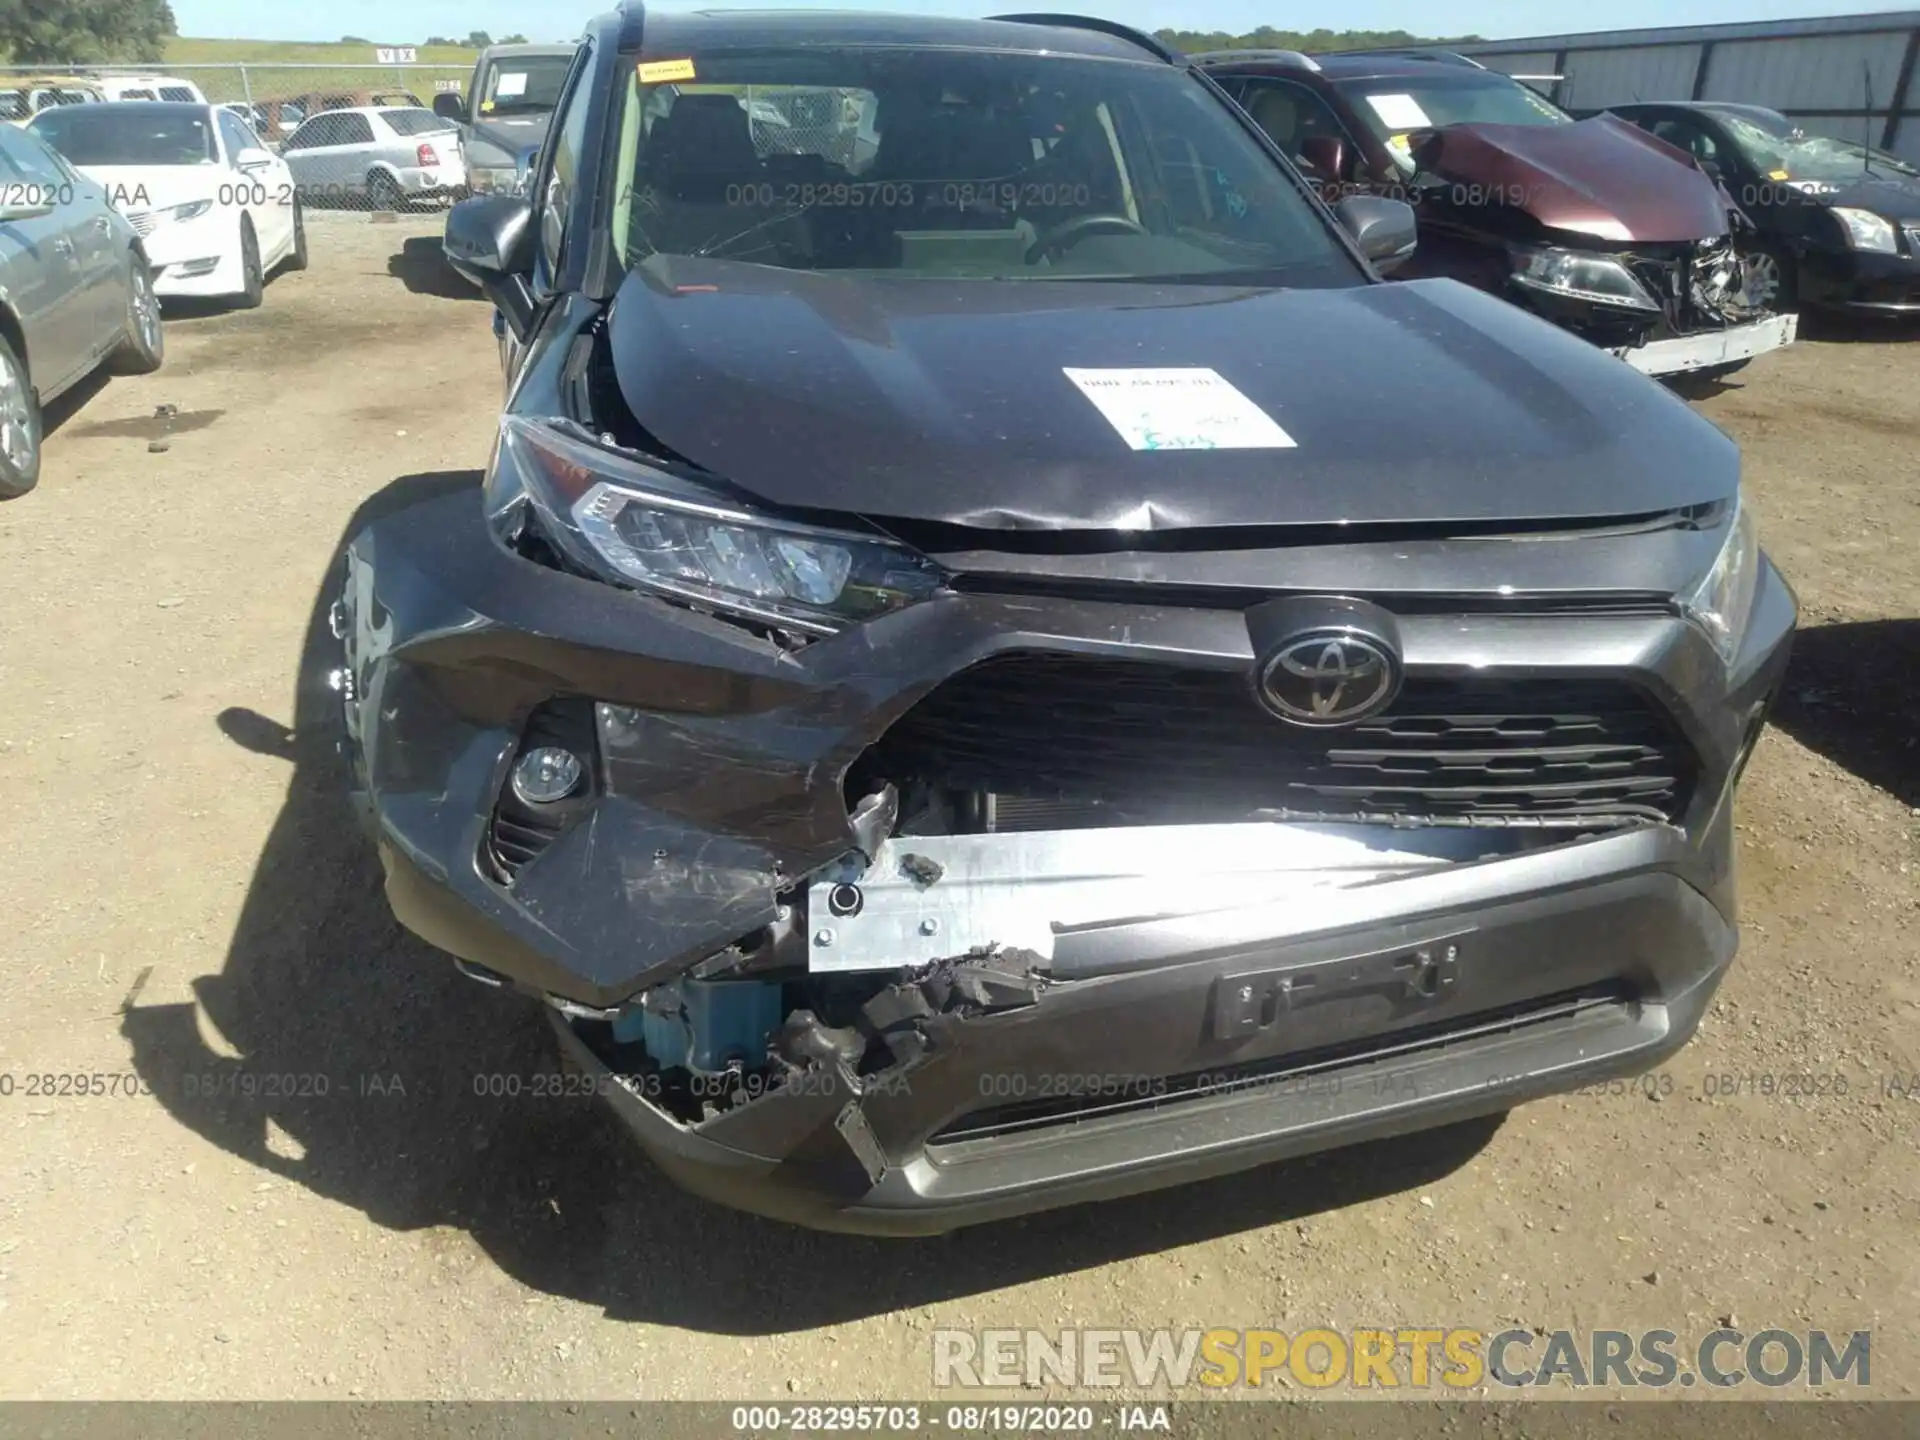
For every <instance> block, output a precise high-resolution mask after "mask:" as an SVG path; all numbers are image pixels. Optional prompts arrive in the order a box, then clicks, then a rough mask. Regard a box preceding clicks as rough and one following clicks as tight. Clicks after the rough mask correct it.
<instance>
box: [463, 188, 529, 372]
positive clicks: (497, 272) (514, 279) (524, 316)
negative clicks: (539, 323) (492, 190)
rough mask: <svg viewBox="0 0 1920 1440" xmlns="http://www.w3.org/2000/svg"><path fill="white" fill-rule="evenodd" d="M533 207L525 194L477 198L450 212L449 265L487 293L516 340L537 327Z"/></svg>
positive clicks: (466, 201)
mask: <svg viewBox="0 0 1920 1440" xmlns="http://www.w3.org/2000/svg"><path fill="white" fill-rule="evenodd" d="M533 243H534V234H533V206H532V205H531V204H530V203H528V201H527V199H526V197H525V196H523V195H476V196H475V197H474V198H473V199H471V200H462V201H461V202H460V203H459V204H457V205H455V206H454V207H453V209H451V210H449V211H448V212H447V233H446V238H445V239H444V240H442V241H441V249H442V250H443V251H445V252H446V257H447V263H448V264H449V265H451V266H452V267H453V268H454V269H455V270H457V271H459V272H460V273H461V274H462V275H464V276H466V278H467V279H469V280H471V281H473V283H474V284H476V285H478V286H479V287H480V288H481V289H482V290H484V291H485V292H486V294H487V298H488V299H489V300H491V301H493V303H494V304H495V305H496V306H498V307H499V310H500V313H501V314H502V315H504V316H506V317H507V324H508V325H509V326H511V327H512V329H513V333H514V336H515V338H516V339H519V340H525V339H526V338H527V332H528V330H529V328H530V327H531V326H532V323H533V291H532V290H531V289H530V288H529V287H528V284H527V281H528V280H529V279H530V278H531V277H532V275H533Z"/></svg>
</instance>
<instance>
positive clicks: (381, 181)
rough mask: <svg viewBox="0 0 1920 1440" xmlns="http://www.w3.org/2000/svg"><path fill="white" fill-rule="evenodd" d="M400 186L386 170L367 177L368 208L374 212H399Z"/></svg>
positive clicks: (376, 171) (374, 172)
mask: <svg viewBox="0 0 1920 1440" xmlns="http://www.w3.org/2000/svg"><path fill="white" fill-rule="evenodd" d="M400 200H401V195H400V185H399V183H398V182H397V181H396V180H395V179H394V178H393V176H391V175H389V174H388V173H387V172H386V171H384V170H373V171H370V172H368V175H367V206H368V208H369V209H372V210H398V209H399V208H400Z"/></svg>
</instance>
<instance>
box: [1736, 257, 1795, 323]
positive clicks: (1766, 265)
mask: <svg viewBox="0 0 1920 1440" xmlns="http://www.w3.org/2000/svg"><path fill="white" fill-rule="evenodd" d="M1747 298H1748V301H1749V302H1750V303H1752V304H1755V305H1756V306H1764V307H1765V308H1766V309H1768V310H1771V311H1773V313H1774V314H1776V315H1790V314H1792V313H1794V312H1795V311H1797V310H1798V309H1799V308H1800V275H1799V268H1798V267H1797V266H1796V265H1795V264H1794V260H1793V256H1792V255H1791V254H1789V253H1788V252H1787V251H1786V250H1784V249H1782V248H1780V247H1779V246H1776V245H1764V246H1761V247H1759V248H1757V249H1755V250H1754V251H1752V252H1751V253H1750V254H1749V255H1748V256H1747Z"/></svg>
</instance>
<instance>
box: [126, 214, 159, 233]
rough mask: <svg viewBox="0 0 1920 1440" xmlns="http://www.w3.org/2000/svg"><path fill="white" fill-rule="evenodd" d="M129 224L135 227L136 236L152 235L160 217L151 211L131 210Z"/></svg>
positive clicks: (128, 215) (128, 217) (128, 216)
mask: <svg viewBox="0 0 1920 1440" xmlns="http://www.w3.org/2000/svg"><path fill="white" fill-rule="evenodd" d="M127 223H128V224H129V225H131V226H133V233H134V234H136V235H151V234H152V233H153V227H154V225H155V224H156V223H158V217H157V216H155V215H154V213H153V212H152V211H151V210H129V211H128V212H127Z"/></svg>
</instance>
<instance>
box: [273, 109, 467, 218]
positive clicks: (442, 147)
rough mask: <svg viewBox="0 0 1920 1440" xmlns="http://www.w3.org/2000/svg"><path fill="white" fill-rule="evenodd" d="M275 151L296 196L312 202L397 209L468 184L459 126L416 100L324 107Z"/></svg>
mask: <svg viewBox="0 0 1920 1440" xmlns="http://www.w3.org/2000/svg"><path fill="white" fill-rule="evenodd" d="M280 153H281V155H282V156H284V157H285V159H286V162H287V164H288V165H289V166H291V167H292V169H293V178H294V181H295V183H296V184H297V185H299V187H300V193H301V194H302V195H305V196H307V197H308V198H310V199H312V200H314V201H316V202H317V201H321V200H325V201H328V202H331V203H333V204H339V203H341V202H342V201H345V202H347V203H353V202H355V201H364V202H365V203H367V204H370V205H371V206H372V207H373V208H374V209H376V210H398V209H399V208H400V206H401V205H402V204H403V203H405V202H406V201H408V200H424V199H430V198H434V197H438V196H450V195H458V194H460V193H462V192H463V191H464V190H465V189H466V186H467V160H466V154H465V152H464V151H463V150H462V149H461V148H460V130H459V127H458V126H457V125H456V124H455V123H454V122H453V121H451V120H446V119H442V118H441V117H440V116H438V115H436V114H434V113H433V112H432V111H431V110H423V109H421V108H420V107H419V106H417V105H359V106H355V107H354V108H352V109H350V110H323V111H321V112H320V113H319V114H318V115H313V116H309V117H308V118H307V120H306V121H305V122H304V123H303V124H302V125H301V126H300V128H299V129H298V130H295V131H294V132H293V133H292V134H291V135H289V136H288V137H287V140H286V143H285V144H284V145H282V146H281V147H280Z"/></svg>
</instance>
